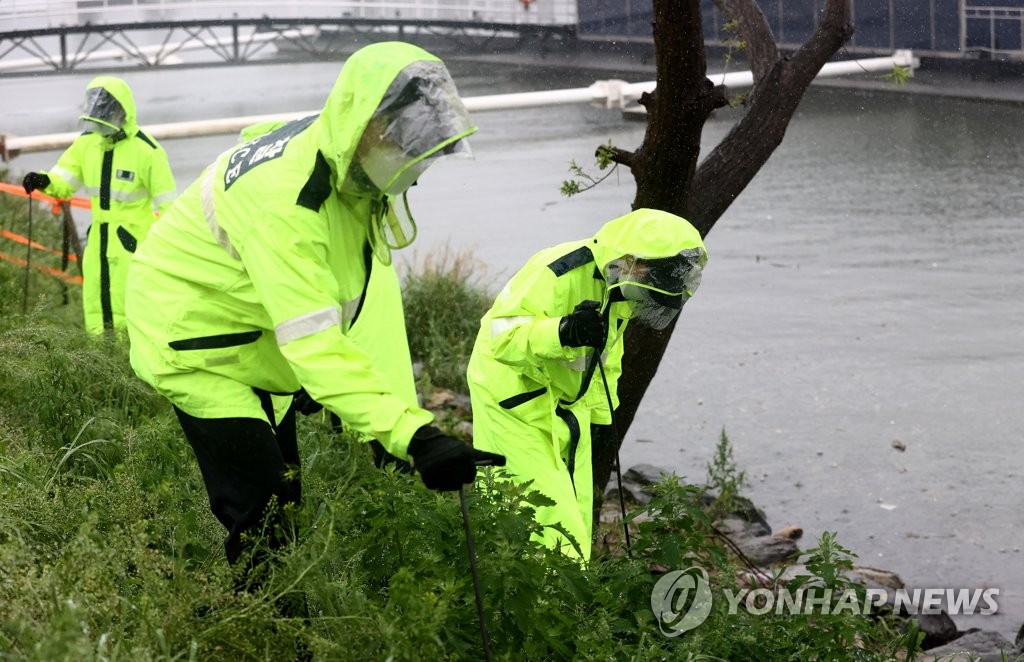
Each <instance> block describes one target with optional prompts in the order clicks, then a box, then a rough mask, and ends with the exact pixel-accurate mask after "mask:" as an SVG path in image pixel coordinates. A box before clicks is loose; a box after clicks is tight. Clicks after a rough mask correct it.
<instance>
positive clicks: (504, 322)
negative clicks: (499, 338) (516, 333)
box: [491, 315, 536, 338]
mask: <svg viewBox="0 0 1024 662" xmlns="http://www.w3.org/2000/svg"><path fill="white" fill-rule="evenodd" d="M535 319H536V317H534V316H533V315H515V316H513V317H496V318H494V319H492V320H491V337H492V338H493V337H494V336H496V335H498V334H500V333H505V332H506V331H508V330H509V329H511V328H513V327H516V326H519V325H520V324H526V323H527V322H532V321H533V320H535Z"/></svg>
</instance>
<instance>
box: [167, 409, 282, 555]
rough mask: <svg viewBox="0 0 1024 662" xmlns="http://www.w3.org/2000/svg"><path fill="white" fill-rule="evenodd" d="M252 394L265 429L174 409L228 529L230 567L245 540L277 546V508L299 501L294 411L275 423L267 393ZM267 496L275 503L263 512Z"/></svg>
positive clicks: (240, 420)
mask: <svg viewBox="0 0 1024 662" xmlns="http://www.w3.org/2000/svg"><path fill="white" fill-rule="evenodd" d="M257 395H259V396H260V402H261V403H262V405H263V410H264V411H265V412H266V413H267V418H268V419H269V420H270V421H271V422H272V424H270V425H268V424H267V423H266V422H265V421H263V420H260V419H255V418H195V417H194V416H190V415H188V414H186V413H185V412H183V411H181V410H180V409H178V408H177V407H175V409H174V411H175V413H176V414H177V415H178V421H180V422H181V428H182V430H184V432H185V437H186V438H187V439H188V443H189V445H190V446H192V450H193V452H194V453H195V456H196V460H197V461H198V463H199V470H200V471H201V472H202V474H203V482H205V483H206V492H207V495H208V496H209V499H210V509H211V510H212V511H213V514H214V515H215V516H216V517H217V519H218V520H220V523H221V524H223V525H224V528H226V529H227V530H228V535H227V537H226V538H225V539H224V550H225V552H226V553H227V558H228V563H230V564H232V565H234V564H235V563H237V562H238V560H239V559H240V558H241V556H242V552H243V551H245V549H246V548H247V547H248V546H250V543H249V542H248V541H249V540H253V539H257V538H259V537H261V536H262V537H263V538H264V539H265V542H266V544H267V546H268V547H270V548H271V549H274V548H276V547H279V546H281V545H282V544H283V543H284V542H285V536H284V535H282V533H283V531H284V528H285V524H286V523H285V521H284V519H283V515H282V508H283V507H284V506H285V505H287V504H295V505H298V504H299V502H300V500H301V498H302V485H301V481H300V477H299V449H298V443H297V441H296V435H295V410H294V408H293V409H289V410H288V413H287V414H285V416H284V417H283V419H282V420H281V421H280V422H276V421H275V419H274V409H273V406H272V404H271V402H270V396H269V394H267V393H263V392H257ZM272 497H276V504H275V506H274V508H273V510H272V511H270V512H268V510H267V508H268V505H269V504H270V502H271V499H272ZM256 562H258V559H251V560H250V561H249V563H251V564H255V563H256ZM243 574H248V573H247V572H246V571H245V570H243Z"/></svg>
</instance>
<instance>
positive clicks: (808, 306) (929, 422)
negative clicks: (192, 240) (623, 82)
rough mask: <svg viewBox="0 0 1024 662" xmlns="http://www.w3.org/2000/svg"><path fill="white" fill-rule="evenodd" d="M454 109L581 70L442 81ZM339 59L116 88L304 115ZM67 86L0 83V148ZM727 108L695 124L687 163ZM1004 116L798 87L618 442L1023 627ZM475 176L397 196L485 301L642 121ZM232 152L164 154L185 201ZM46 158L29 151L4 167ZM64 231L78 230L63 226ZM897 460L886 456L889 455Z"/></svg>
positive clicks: (597, 202)
mask: <svg viewBox="0 0 1024 662" xmlns="http://www.w3.org/2000/svg"><path fill="white" fill-rule="evenodd" d="M451 68H452V70H453V72H454V74H455V77H456V81H457V82H458V84H459V88H460V92H461V93H462V94H463V95H465V96H474V95H480V94H492V93H498V92H509V91H525V90H534V89H547V88H559V87H580V86H585V85H588V84H589V83H590V82H592V81H593V80H594V79H596V78H600V77H622V78H626V79H628V80H630V81H638V80H642V79H649V78H651V76H650V75H649V74H648V75H646V76H638V75H637V74H625V75H622V74H615V73H614V72H612V73H610V74H608V75H600V74H597V73H594V72H581V71H568V70H557V69H546V70H538V69H534V68H524V67H517V66H512V65H507V64H504V65H496V64H490V65H480V64H471V63H467V62H452V63H451ZM338 69H339V65H338V64H337V63H317V64H303V65H265V66H249V67H238V68H209V69H193V70H187V71H186V70H177V71H175V70H164V71H154V72H129V73H126V74H123V76H124V78H126V79H127V80H128V81H129V83H130V84H131V85H132V87H133V89H134V90H135V94H136V99H137V102H138V105H139V108H140V119H141V123H142V124H143V126H145V125H146V124H147V123H149V124H154V123H159V122H170V121H180V120H191V119H201V118H215V117H224V116H231V115H247V114H262V113H273V112H278V111H280V112H286V111H287V112H292V111H300V110H307V109H308V110H315V109H317V108H319V107H320V105H321V104H322V102H323V99H324V97H325V95H326V93H327V91H328V89H329V87H330V85H331V84H332V83H333V80H334V78H335V76H336V74H337V71H338ZM87 80H88V76H86V75H78V76H46V77H39V78H21V79H8V80H5V81H3V83H2V88H3V95H2V97H0V111H2V120H0V132H6V133H15V134H20V135H34V134H38V133H49V132H58V131H68V130H72V129H73V128H74V127H73V116H74V114H75V113H74V112H73V110H72V109H74V108H75V107H76V106H77V104H78V102H79V99H80V98H81V94H82V90H83V89H84V86H85V83H86V82H87ZM736 112H738V111H726V112H724V113H722V114H720V115H719V116H716V117H715V118H713V119H712V120H711V121H710V122H709V123H708V125H707V129H706V131H705V145H704V149H705V151H707V150H708V149H710V147H711V146H712V145H713V144H714V143H715V142H716V141H717V140H719V139H720V138H721V137H722V136H724V135H725V132H726V131H727V130H728V128H729V124H730V121H731V120H732V119H734V118H735V116H736V115H735V113H736ZM1020 117H1021V115H1020V108H1019V107H1016V106H1011V105H1002V104H997V103H980V102H970V101H957V100H951V99H941V98H932V97H927V98H925V97H915V96H910V95H903V94H890V93H874V94H872V93H868V92H863V91H861V92H857V91H852V90H842V89H835V88H828V89H824V88H815V89H812V90H811V91H810V92H809V93H808V95H807V96H806V98H805V99H804V101H803V102H802V103H801V106H800V109H799V112H798V113H797V115H796V117H795V118H794V120H793V123H792V125H791V126H790V129H789V132H788V134H787V136H786V139H785V142H784V143H783V145H782V146H781V147H780V148H779V149H778V151H777V152H776V154H775V155H774V156H773V157H772V159H771V160H770V161H769V162H768V164H767V165H766V166H765V167H764V169H763V170H762V172H761V173H760V174H759V175H758V176H757V178H756V179H755V180H754V181H753V182H752V183H751V185H750V186H749V187H748V188H747V190H746V191H744V192H743V194H742V195H741V196H740V197H739V198H738V200H737V201H736V203H735V204H734V205H733V207H732V208H731V209H730V210H729V211H728V212H727V213H726V214H725V216H724V217H723V218H722V219H721V220H720V221H719V223H718V225H717V226H716V227H715V228H714V230H713V231H712V232H711V234H710V235H709V237H708V239H707V246H708V251H709V254H710V262H709V265H708V268H707V270H706V272H705V277H704V282H703V285H702V287H701V290H700V293H699V294H698V295H697V296H696V297H695V298H694V299H693V300H692V301H690V302H689V303H688V304H687V306H686V309H685V311H684V314H683V318H682V320H681V323H680V325H679V327H678V328H677V330H676V333H675V337H674V338H673V340H672V343H671V345H670V347H669V349H668V352H667V354H666V356H665V359H664V361H663V363H662V365H661V370H660V372H659V374H658V376H657V377H656V379H655V381H654V383H653V384H652V385H651V388H650V390H649V392H648V396H647V398H646V400H645V402H644V404H643V406H642V408H641V411H640V412H639V414H638V417H637V420H636V422H635V423H634V425H633V427H632V429H631V430H630V433H629V435H628V437H627V441H626V443H625V445H624V446H623V449H622V461H623V465H624V466H627V467H628V466H631V465H633V464H636V463H640V462H644V463H650V464H655V465H658V466H661V467H664V468H666V469H668V470H672V471H675V472H676V473H678V474H680V475H684V476H686V477H688V478H691V479H692V480H693V481H695V482H702V481H703V480H704V478H705V473H706V471H705V466H706V464H707V462H708V461H709V460H710V459H711V457H712V455H713V452H714V448H715V443H716V441H717V440H718V437H719V435H720V434H721V432H722V430H723V429H724V430H725V432H726V433H727V435H728V436H729V438H730V440H731V442H732V444H733V447H734V452H735V458H736V461H737V463H738V465H739V467H740V468H741V469H744V470H745V471H746V472H747V475H748V479H749V485H748V487H747V489H746V493H747V494H749V496H751V497H752V498H753V500H754V501H755V502H756V503H758V504H759V505H760V506H761V507H763V508H764V510H765V511H766V514H767V517H768V520H769V522H771V523H772V525H773V526H775V527H777V528H779V527H781V526H783V525H786V524H797V525H800V526H802V527H803V528H804V530H805V532H806V533H805V539H804V540H803V541H802V546H803V547H804V548H808V547H810V546H812V545H813V542H814V541H815V540H816V539H817V537H818V536H819V535H820V533H821V532H822V531H826V530H831V531H838V533H839V541H840V543H842V544H844V545H845V546H847V547H850V548H852V549H853V550H854V551H855V552H857V553H858V554H859V555H860V562H861V563H862V564H864V565H870V566H875V567H880V568H884V569H888V570H892V571H895V572H897V573H899V574H900V575H901V576H902V577H903V579H904V580H905V581H906V582H907V583H908V584H910V585H913V586H917V587H922V588H926V587H929V588H930V587H934V588H961V587H963V588H988V587H995V588H998V589H999V590H1000V595H999V598H998V603H999V606H1000V611H999V613H997V614H996V615H994V616H989V617H980V616H974V617H957V618H956V619H955V620H956V621H957V624H958V625H959V626H960V627H961V628H965V627H983V628H986V629H992V630H998V631H1000V632H1002V633H1003V634H1005V635H1007V636H1008V637H1010V638H1011V639H1012V637H1013V635H1014V634H1015V632H1016V630H1017V628H1018V627H1019V626H1020V624H1021V622H1022V621H1024V552H1022V551H1021V548H1022V547H1024V526H1022V525H1024V509H1022V508H1021V507H1020V499H1021V496H1020V493H1018V492H1017V486H1019V485H1020V483H1021V479H1022V476H1024V466H1022V462H1021V460H1020V457H1021V454H1020V451H1019V445H1020V444H1022V443H1024V439H1022V432H1021V431H1022V430H1024V406H1022V404H1024V403H1022V401H1024V386H1022V385H1024V334H1022V329H1024V305H1022V304H1021V301H1020V296H1021V295H1020V291H1019V290H1020V288H1021V285H1022V283H1024V220H1022V219H1024V192H1022V188H1021V179H1022V173H1024V142H1022V141H1021V140H1020V139H1019V127H1020ZM476 120H477V122H478V124H479V126H480V131H479V133H478V134H477V135H476V136H475V137H474V138H473V140H472V145H473V149H474V152H475V155H476V158H475V160H474V161H462V162H460V161H451V162H448V163H443V164H441V165H439V166H436V167H435V168H433V169H432V170H431V171H430V172H428V173H427V174H426V175H425V176H424V177H423V178H422V179H421V181H420V186H418V187H417V188H416V189H414V190H413V192H412V194H411V200H412V203H413V209H414V212H415V213H416V215H417V218H418V220H419V224H420V238H419V239H418V241H417V243H416V244H415V245H414V248H411V249H409V250H408V258H407V259H409V260H411V261H416V260H419V259H422V258H423V256H424V255H426V254H427V253H429V252H432V251H438V250H442V249H444V248H445V247H447V248H449V249H451V250H452V251H454V252H468V253H471V254H472V256H474V257H475V258H476V259H477V260H479V261H480V263H481V264H482V265H484V267H483V268H484V269H485V272H484V282H488V283H490V284H492V285H493V286H494V287H495V288H497V287H498V286H500V284H501V283H503V281H504V279H505V278H506V277H507V276H508V275H510V274H511V273H512V272H513V271H514V270H515V269H516V268H518V266H520V265H521V264H522V263H523V262H524V261H525V260H526V259H527V258H528V257H529V256H530V255H531V254H532V253H534V252H535V251H537V250H539V249H540V248H542V247H545V246H548V245H551V244H554V243H558V242H561V241H566V240H570V239H577V238H580V237H584V236H588V235H590V234H592V233H593V232H594V231H595V230H596V229H597V228H598V227H599V226H600V225H601V224H602V223H603V222H604V221H606V220H609V219H611V218H614V217H616V216H618V215H620V214H622V213H625V212H626V211H628V209H629V204H630V202H631V200H632V197H633V193H634V185H633V182H632V178H631V176H630V175H629V173H628V172H626V171H623V172H621V173H616V174H613V175H612V177H611V178H609V179H608V180H607V181H605V182H604V183H603V184H602V185H601V186H599V187H598V188H596V189H594V190H592V191H589V192H587V193H585V194H583V195H580V196H578V197H575V198H572V199H566V198H563V197H562V196H561V195H560V194H559V192H558V189H559V184H560V182H561V180H562V179H564V178H566V177H567V176H568V163H569V161H570V160H571V159H576V160H577V161H578V162H580V163H581V164H587V163H590V162H591V155H592V154H593V151H594V148H595V147H596V146H597V145H598V144H600V143H604V142H607V141H608V140H609V139H610V140H612V141H613V142H614V143H615V144H616V145H619V146H622V147H626V148H631V147H635V146H636V145H638V144H639V143H640V140H641V137H642V133H643V131H644V125H643V123H640V122H629V121H624V120H623V119H622V117H621V115H620V114H619V113H618V112H617V111H614V110H605V109H599V108H592V107H588V106H566V107H556V108H543V109H527V110H516V111H499V112H490V113H480V114H478V115H477V117H476ZM232 142H233V137H232V136H217V137H207V138H197V139H188V140H178V141H172V142H168V143H166V144H165V147H166V148H167V150H168V152H169V153H170V156H171V161H172V165H173V166H174V169H175V173H176V175H177V177H178V180H179V188H184V186H185V185H187V184H188V183H189V182H190V181H191V180H192V179H194V178H195V176H196V175H197V174H198V173H199V171H200V169H201V168H202V167H203V166H204V165H205V164H206V163H207V162H208V161H210V160H212V159H213V158H214V157H215V156H216V155H217V154H218V153H219V152H220V151H221V150H223V149H225V148H226V147H228V146H230V145H231V144H232ZM56 157H57V154H56V153H53V154H29V155H25V156H22V157H20V158H18V159H17V160H15V161H14V162H13V163H12V164H11V165H12V166H13V169H14V170H15V171H16V172H21V171H26V170H29V169H33V168H41V167H47V166H49V165H51V164H52V163H53V162H54V160H55V159H56ZM79 220H80V221H81V222H82V223H83V224H84V223H86V222H87V219H85V220H83V219H79ZM897 441H898V442H900V443H899V444H896V445H902V446H903V447H904V448H905V450H903V451H900V450H897V448H895V446H894V442H897Z"/></svg>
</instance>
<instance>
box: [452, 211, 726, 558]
mask: <svg viewBox="0 0 1024 662" xmlns="http://www.w3.org/2000/svg"><path fill="white" fill-rule="evenodd" d="M706 263H707V254H706V253H705V250H704V244H703V242H702V241H701V238H700V234H699V233H698V232H697V230H696V229H695V228H694V227H693V226H692V225H690V224H689V223H688V222H687V221H685V220H683V219H682V218H680V217H678V216H675V215H673V214H669V213H667V212H663V211H657V210H653V209H638V210H636V211H634V212H632V213H630V214H627V215H625V216H623V217H621V218H617V219H615V220H613V221H610V222H609V223H607V224H606V225H605V226H604V227H602V228H601V229H600V230H599V231H598V232H597V234H595V235H594V236H593V237H592V238H590V239H585V240H582V241H575V242H570V243H566V244H561V245H558V246H554V247H552V248H548V249H546V250H543V251H541V252H540V253H537V254H536V255H534V256H533V257H532V258H531V259H530V260H529V262H527V263H526V265H525V266H524V267H523V268H522V269H520V270H519V271H518V272H517V273H516V274H515V275H514V276H513V277H512V279H511V280H510V281H509V282H508V284H507V285H505V288H504V289H503V290H502V291H501V293H500V294H499V295H498V297H497V299H496V300H495V302H494V305H493V306H492V307H491V309H490V310H489V311H488V312H487V314H486V315H484V317H483V319H482V320H481V323H480V332H479V334H478V335H477V339H476V344H475V345H474V347H473V355H472V357H471V358H470V362H469V369H468V372H467V378H468V381H469V388H470V394H471V396H472V402H473V445H474V447H475V448H478V449H482V450H485V451H492V452H495V453H500V454H502V455H504V456H506V458H507V465H506V471H507V473H508V474H509V475H510V477H511V478H512V479H513V480H516V481H520V482H525V481H533V484H532V489H535V490H537V491H539V492H541V493H542V494H544V495H545V496H547V497H548V498H550V499H551V500H553V501H554V502H555V505H553V506H546V507H541V508H538V510H537V513H536V518H537V521H538V522H539V523H540V524H543V525H552V524H556V523H557V524H561V525H562V526H563V527H564V528H565V529H566V531H568V532H569V533H570V534H571V535H572V537H573V539H574V542H575V543H576V544H577V545H578V546H579V551H578V553H577V550H576V548H575V547H574V545H573V544H572V543H570V541H567V540H566V539H565V537H564V536H562V535H561V534H560V533H559V532H557V531H555V530H554V529H553V528H551V527H550V526H546V527H545V529H544V534H543V539H542V540H541V541H540V542H542V543H544V544H546V545H548V546H551V547H558V548H561V549H562V551H563V552H565V553H566V554H569V555H571V556H580V557H582V559H583V560H589V559H590V551H591V544H592V543H591V535H592V526H593V524H592V517H593V515H592V509H593V499H594V494H593V477H592V469H591V440H590V426H591V424H598V425H607V424H609V423H611V416H612V411H611V409H609V404H611V407H613V408H614V407H616V406H617V405H618V397H617V395H616V385H617V383H618V380H619V376H620V374H621V372H622V352H623V333H624V332H625V330H626V327H627V325H628V324H630V323H633V324H636V323H639V324H646V325H649V326H651V327H653V328H656V329H663V328H665V327H666V326H667V325H668V324H669V323H670V322H671V321H672V319H673V318H674V317H675V316H676V315H677V314H678V313H679V310H680V309H681V308H682V307H683V304H684V303H685V302H686V300H687V299H689V298H690V297H691V296H693V294H694V292H695V291H696V290H697V287H698V285H699V284H700V275H701V270H702V269H703V267H704V265H705V264H706ZM598 356H600V361H602V363H603V369H604V375H605V377H606V378H607V381H608V388H609V392H610V394H611V403H609V402H608V397H607V396H606V394H605V390H604V385H603V383H602V377H601V372H600V371H601V367H599V366H598V363H597V362H598V360H599V359H598Z"/></svg>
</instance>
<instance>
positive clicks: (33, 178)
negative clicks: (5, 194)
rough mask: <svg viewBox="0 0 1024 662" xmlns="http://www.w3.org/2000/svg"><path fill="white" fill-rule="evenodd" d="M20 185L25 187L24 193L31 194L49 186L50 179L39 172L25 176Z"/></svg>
mask: <svg viewBox="0 0 1024 662" xmlns="http://www.w3.org/2000/svg"><path fill="white" fill-rule="evenodd" d="M21 185H22V186H24V187H25V193H32V191H35V190H36V189H41V188H46V187H47V186H49V185H50V177H49V176H48V175H45V174H43V173H41V172H30V173H28V174H27V175H25V179H23V180H21Z"/></svg>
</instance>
